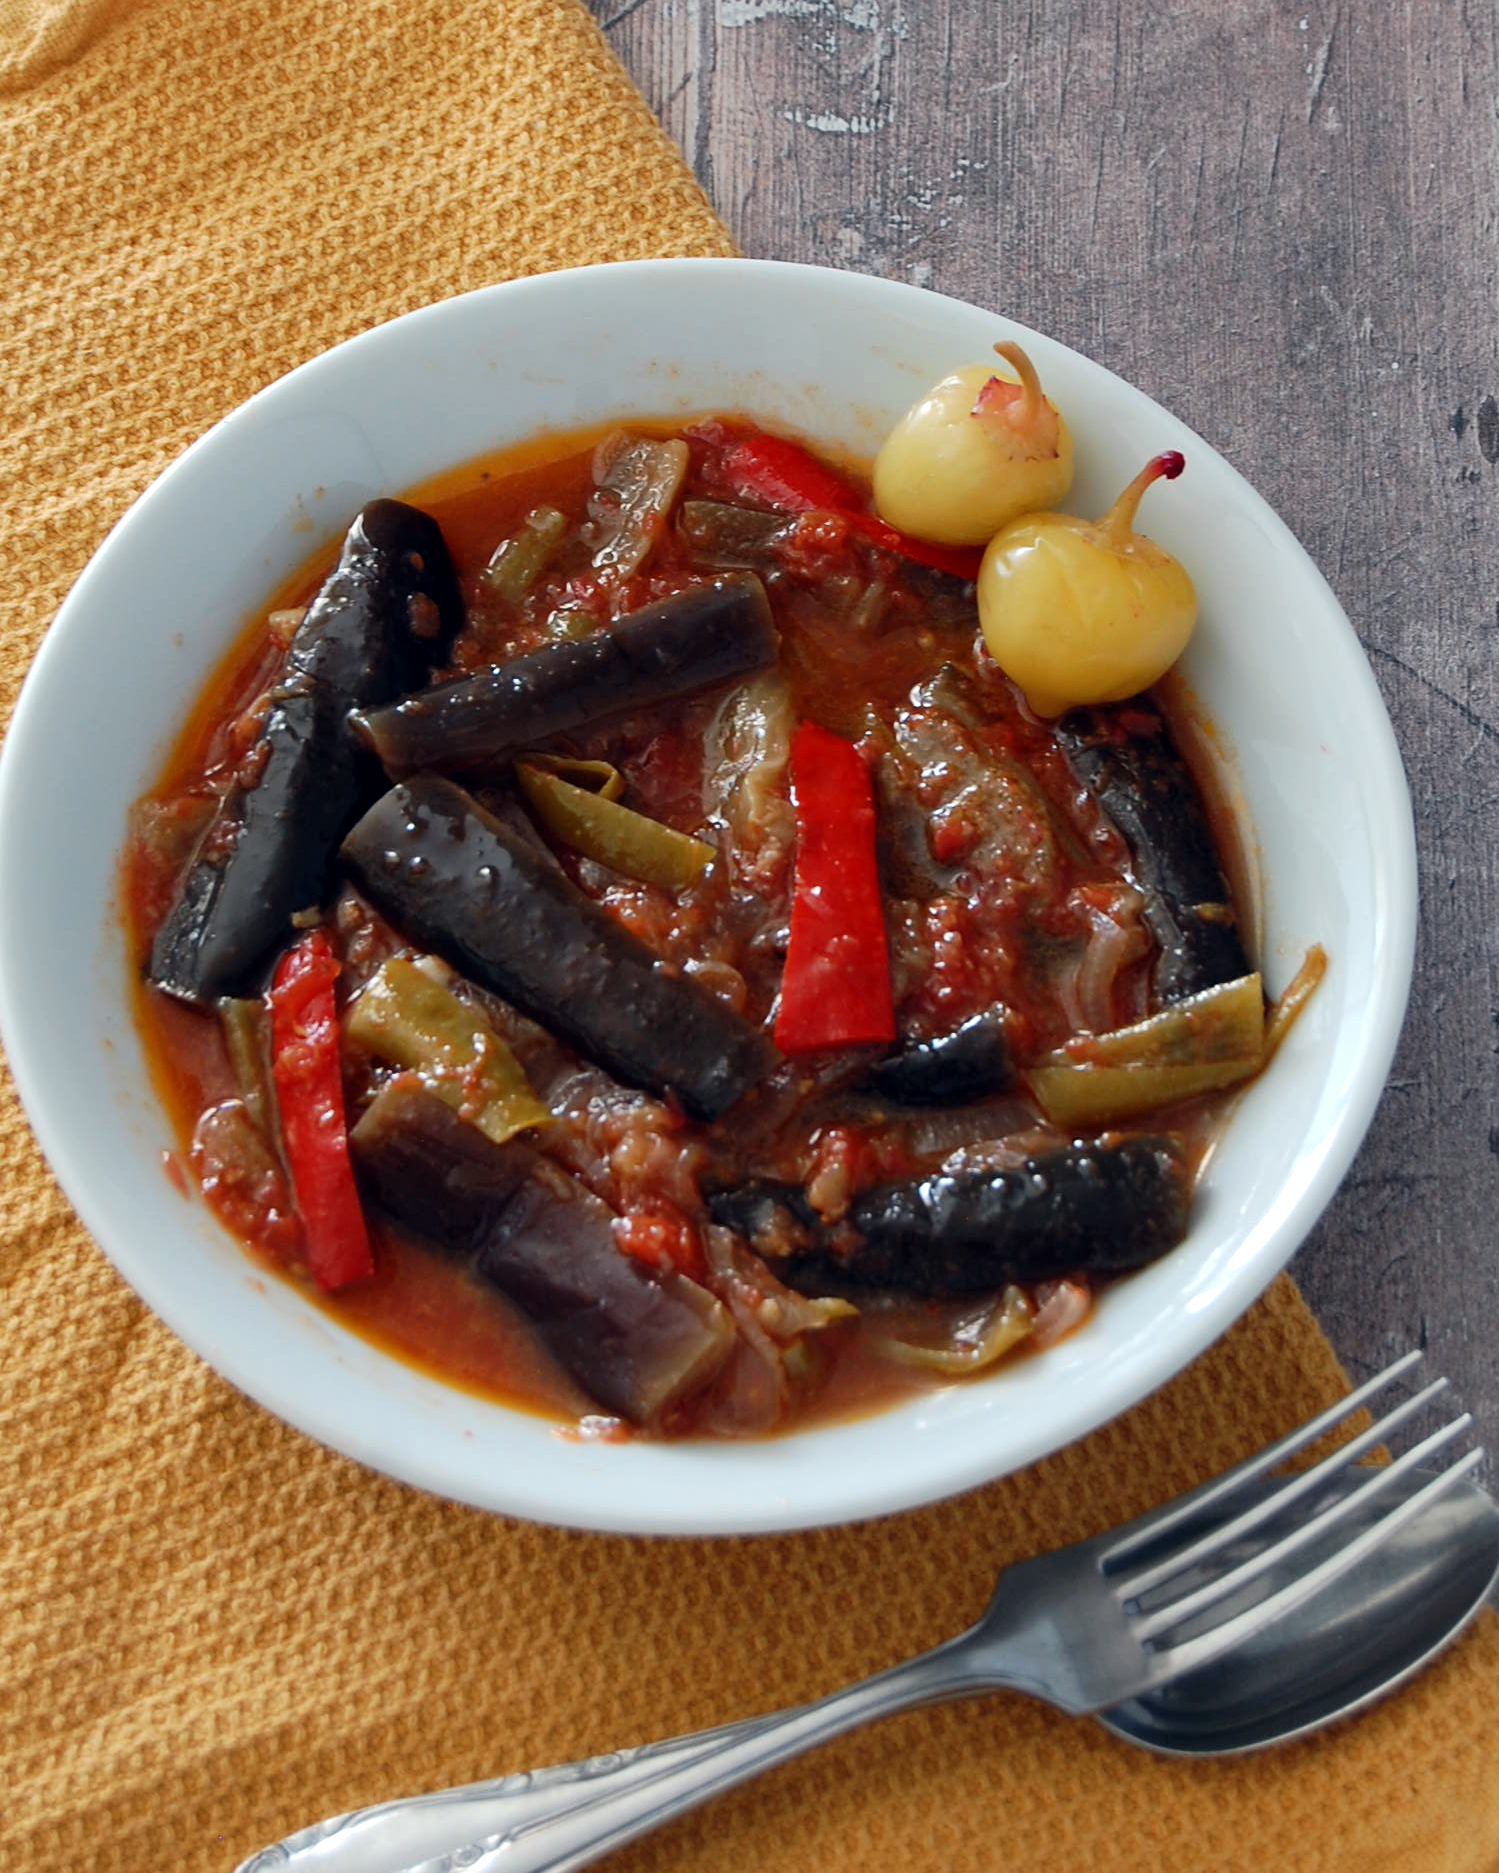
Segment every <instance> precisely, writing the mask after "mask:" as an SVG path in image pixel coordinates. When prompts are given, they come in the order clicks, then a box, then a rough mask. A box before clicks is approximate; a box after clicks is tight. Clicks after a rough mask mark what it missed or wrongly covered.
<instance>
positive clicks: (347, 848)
mask: <svg viewBox="0 0 1499 1873" xmlns="http://www.w3.org/2000/svg"><path fill="white" fill-rule="evenodd" d="M343 862H344V868H345V870H346V871H347V873H348V875H349V876H350V877H351V878H352V879H353V881H354V883H355V884H356V885H357V886H358V888H359V889H360V891H362V892H363V894H364V895H365V897H366V898H368V900H369V901H370V903H372V904H373V905H374V906H375V908H376V909H377V910H378V911H379V912H380V913H381V915H382V916H383V917H385V919H386V920H387V921H388V922H389V923H391V924H393V925H394V926H395V928H396V929H397V930H399V931H400V933H401V934H402V936H404V937H406V938H407V939H409V940H410V941H412V942H414V943H418V944H420V945H421V946H422V947H423V948H424V949H429V950H435V951H436V952H437V954H438V955H439V956H443V957H445V958H446V959H447V961H448V962H450V963H451V964H452V965H453V967H454V968H455V969H457V970H458V971H459V972H460V973H461V974H462V975H465V976H467V977H468V978H469V979H470V980H471V981H473V982H476V983H478V984H479V986H480V987H481V988H486V989H490V990H492V991H493V993H494V994H496V995H498V996H500V997H501V998H502V999H503V1000H505V1001H507V1002H510V1003H511V1004H512V1005H513V1006H514V1007H516V1008H518V1009H520V1011H521V1012H522V1013H523V1014H527V1015H530V1016H531V1018H532V1019H533V1020H534V1021H539V1022H540V1023H541V1025H542V1026H543V1027H546V1028H549V1029H550V1030H551V1032H552V1033H553V1034H555V1035H557V1036H558V1037H559V1038H560V1039H561V1040H563V1041H565V1042H566V1043H567V1044H568V1046H570V1047H572V1048H574V1049H576V1051H577V1052H578V1053H580V1054H582V1055H583V1056H584V1057H585V1058H586V1059H588V1060H591V1061H593V1062H594V1063H595V1065H597V1066H601V1067H603V1069H604V1070H605V1072H607V1073H611V1074H613V1076H614V1077H615V1078H616V1079H618V1080H622V1081H624V1082H625V1083H626V1084H627V1085H630V1086H640V1087H644V1088H645V1089H646V1090H647V1091H648V1092H652V1093H655V1094H656V1095H657V1096H658V1097H662V1098H674V1099H676V1100H678V1101H679V1102H680V1104H681V1105H682V1106H683V1108H684V1109H685V1110H686V1111H687V1112H689V1113H691V1115H692V1116H693V1117H694V1118H698V1119H716V1118H717V1117H719V1115H720V1114H721V1113H723V1112H725V1111H727V1109H728V1108H729V1107H730V1106H731V1105H733V1104H734V1102H735V1100H737V1099H739V1098H740V1097H741V1096H742V1095H743V1094H744V1093H746V1092H748V1091H749V1089H750V1088H751V1087H752V1086H754V1085H755V1084H756V1083H757V1082H758V1081H760V1080H761V1079H763V1078H764V1077H765V1075H766V1074H767V1073H768V1072H769V1071H770V1069H771V1068H772V1066H774V1064H775V1062H776V1060H777V1058H778V1055H777V1054H776V1051H775V1048H774V1047H773V1046H772V1045H771V1043H770V1041H769V1039H768V1038H767V1037H766V1036H765V1035H764V1034H763V1033H761V1031H760V1030H759V1029H758V1028H755V1027H752V1026H751V1025H750V1023H749V1022H748V1021H745V1020H744V1019H743V1018H742V1017H741V1016H739V1015H736V1014H734V1013H733V1012H732V1011H731V1010H730V1009H728V1008H726V1007H725V1006H724V1005H723V1003H722V1002H719V1001H716V1000H715V999H714V998H713V997H712V996H711V995H709V994H708V993H707V992H706V991H705V990H703V989H700V988H698V987H697V986H696V985H695V984H694V983H692V982H690V981H687V980H684V979H683V978H682V977H680V976H674V975H668V974H667V973H666V972H665V971H664V970H663V969H662V968H661V966H660V964H659V961H658V959H657V957H656V956H655V955H654V954H653V953H652V952H651V951H650V950H649V949H647V948H646V946H645V944H643V943H642V942H640V941H639V940H638V938H636V937H633V936H631V935H630V933H629V932H628V931H626V930H624V929H622V928H621V927H620V925H619V924H618V923H616V922H615V920H614V919H613V918H612V917H610V916H609V915H608V914H607V913H606V912H605V911H602V910H600V909H599V907H598V905H596V904H595V903H594V902H593V900H592V899H591V898H589V897H588V896H586V895H585V893H583V892H582V891H580V890H579V889H578V887H577V886H576V885H575V884H574V883H573V882H572V880H571V879H570V878H569V877H567V875H566V874H565V873H564V872H563V871H561V870H560V868H558V867H557V866H556V865H555V864H553V863H551V862H550V861H549V860H548V859H546V858H544V857H542V856H541V855H540V854H539V853H538V852H537V850H536V848H535V846H534V845H533V844H532V843H531V842H530V841H529V840H523V839H519V838H517V837H516V835H515V834H514V833H513V832H511V831H510V830H509V829H508V828H507V827H505V826H504V825H502V824H501V823H500V821H499V820H497V819H496V818H495V817H494V816H493V815H492V814H489V813H486V812H485V811H484V809H483V808H482V807H481V806H480V805H479V804H478V802H477V801H475V800H474V799H473V798H472V797H471V796H470V795H468V794H467V793H465V792H464V791H463V789H462V788H461V787H459V786H457V785H456V784H455V783H454V782H452V781H450V780H445V779H443V778H442V777H441V776H440V775H436V774H420V775H418V776H417V777H416V778H415V779H413V780H408V781H401V782H399V783H398V784H397V785H396V786H394V787H392V788H391V790H390V791H389V793H387V794H386V795H385V796H384V797H383V798H382V799H380V800H378V801H376V803H375V805H374V806H372V807H371V808H370V810H369V812H368V813H366V814H365V816H364V818H363V819H362V820H360V822H359V824H358V825H357V826H355V828H354V829H353V831H352V832H351V833H350V834H349V836H348V837H347V839H345V840H344V845H343Z"/></svg>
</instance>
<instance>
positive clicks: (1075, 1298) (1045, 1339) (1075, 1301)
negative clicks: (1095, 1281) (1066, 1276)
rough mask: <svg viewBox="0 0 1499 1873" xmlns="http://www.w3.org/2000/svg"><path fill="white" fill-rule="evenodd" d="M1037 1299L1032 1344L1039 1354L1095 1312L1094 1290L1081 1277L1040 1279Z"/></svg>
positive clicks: (1037, 1287)
mask: <svg viewBox="0 0 1499 1873" xmlns="http://www.w3.org/2000/svg"><path fill="white" fill-rule="evenodd" d="M1036 1300H1037V1302H1038V1305H1037V1308H1036V1319H1035V1324H1034V1326H1033V1328H1032V1330H1031V1345H1032V1346H1033V1347H1034V1349H1035V1350H1036V1351H1037V1352H1038V1353H1039V1352H1040V1351H1041V1350H1042V1348H1043V1347H1047V1346H1055V1345H1056V1343H1057V1341H1058V1340H1060V1339H1063V1338H1065V1336H1066V1335H1067V1334H1069V1333H1071V1331H1072V1329H1073V1328H1074V1327H1080V1326H1081V1325H1082V1323H1083V1322H1084V1321H1085V1320H1086V1319H1087V1318H1088V1315H1089V1314H1090V1313H1092V1311H1093V1290H1092V1288H1091V1287H1090V1286H1089V1284H1088V1283H1087V1282H1086V1281H1084V1280H1082V1279H1081V1278H1076V1279H1073V1280H1063V1281H1042V1282H1039V1283H1038V1284H1037V1286H1036Z"/></svg>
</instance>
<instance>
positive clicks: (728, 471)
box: [722, 436, 984, 579]
mask: <svg viewBox="0 0 1499 1873" xmlns="http://www.w3.org/2000/svg"><path fill="white" fill-rule="evenodd" d="M722 469H723V473H724V475H725V477H726V478H727V480H728V483H729V487H730V489H731V491H732V492H733V493H734V494H736V495H738V496H739V497H740V498H741V499H743V500H751V501H768V502H769V504H770V505H771V506H772V507H778V508H781V509H782V510H783V511H784V512H786V513H788V514H809V513H814V512H816V511H818V510H824V511H826V512H828V513H830V514H838V515H841V516H842V518H843V519H844V520H846V521H847V522H848V524H849V525H850V526H851V527H852V528H853V529H854V530H855V532H857V533H861V534H863V536H864V538H865V539H866V540H871V541H873V543H874V544H875V545H876V546H882V547H883V548H884V549H885V551H886V552H887V553H899V554H901V555H902V556H903V557H904V558H906V559H914V560H915V561H916V563H917V564H918V565H921V566H931V567H933V568H934V569H935V570H936V571H938V572H949V573H951V574H952V576H953V577H954V578H955V579H976V578H977V577H978V576H979V564H980V562H981V561H982V559H983V557H984V555H983V553H982V552H981V551H980V549H979V548H978V547H976V546H938V545H936V544H934V543H933V542H932V541H931V540H915V539H912V537H911V535H910V534H908V533H898V532H897V531H896V529H895V528H894V527H887V526H886V525H885V523H884V521H883V520H881V519H880V518H879V517H878V516H877V515H875V514H870V513H866V512H865V511H864V505H863V502H862V499H861V497H860V495H859V491H858V489H857V488H856V487H855V486H854V485H853V483H852V482H851V481H845V480H844V478H843V476H842V475H840V474H838V473H836V472H835V471H834V470H833V469H831V468H829V467H828V466H827V464H826V463H825V462H819V461H818V459H817V457H816V456H815V455H813V454H812V453H811V452H810V451H809V450H807V449H804V448H802V446H801V445H800V443H796V442H788V441H787V440H786V439H785V437H784V436H746V437H744V438H743V440H741V441H739V442H736V443H735V444H734V445H733V447H732V448H730V449H729V450H728V451H727V452H726V453H725V454H724V456H723V460H722Z"/></svg>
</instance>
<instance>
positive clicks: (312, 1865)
mask: <svg viewBox="0 0 1499 1873" xmlns="http://www.w3.org/2000/svg"><path fill="white" fill-rule="evenodd" d="M968 1637H969V1635H967V1634H965V1635H964V1636H963V1637H962V1638H960V1639H954V1640H951V1641H950V1642H949V1643H948V1644H946V1645H942V1646H938V1647H937V1649H936V1650H935V1651H932V1652H926V1653H923V1654H922V1656H921V1657H920V1658H914V1659H911V1660H909V1661H908V1662H907V1663H906V1664H904V1665H897V1666H895V1667H894V1669H893V1670H891V1671H886V1672H881V1673H880V1674H879V1676H878V1677H875V1678H866V1679H865V1680H864V1681H863V1682H862V1683H861V1684H856V1685H852V1686H850V1687H849V1688H848V1689H847V1690H846V1691H837V1692H835V1693H834V1694H833V1695H832V1696H831V1697H827V1698H823V1699H822V1700H821V1702H819V1703H816V1704H804V1705H802V1706H800V1707H799V1708H797V1709H794V1710H787V1711H776V1712H772V1713H771V1714H770V1715H769V1716H765V1717H751V1718H748V1719H747V1720H746V1721H745V1722H743V1723H735V1724H726V1725H723V1726H722V1727H720V1728H719V1729H716V1730H701V1731H698V1732H697V1733H696V1734H695V1735H693V1736H681V1737H672V1738H671V1739H669V1740H668V1741H666V1742H663V1743H647V1744H644V1745H643V1746H641V1747H640V1748H638V1749H631V1750H620V1751H617V1752H614V1753H612V1754H610V1755H607V1756H592V1757H590V1758H589V1759H588V1760H587V1761H586V1762H572V1763H559V1764H557V1765H556V1766H555V1767H552V1768H549V1769H533V1770H526V1771H522V1772H521V1773H519V1774H517V1775H507V1776H503V1777H501V1778H500V1780H499V1781H496V1782H474V1783H470V1784H469V1785H468V1786H467V1787H466V1788H454V1789H446V1790H444V1791H443V1792H442V1793H441V1794H437V1795H418V1796H415V1797H413V1798H412V1799H411V1800H408V1801H392V1802H384V1803H382V1804H381V1805H380V1806H379V1807H378V1808H360V1809H356V1810H355V1811H354V1812H353V1813H351V1814H343V1815H337V1816H335V1817H334V1818H333V1819H332V1820H330V1821H321V1822H318V1823H317V1824H316V1826H314V1827H309V1828H304V1829H302V1831H301V1832H300V1833H297V1834H292V1835H288V1837H287V1838H286V1839H285V1840H284V1841H281V1842H280V1843H279V1844H278V1845H277V1846H274V1847H267V1848H263V1849H262V1850H261V1851H260V1852H259V1853H255V1854H252V1855H251V1856H250V1858H249V1859H248V1860H246V1861H244V1862H243V1863H242V1865H241V1866H240V1867H238V1868H237V1869H236V1873H459V1870H460V1869H463V1873H502V1870H503V1873H566V1870H567V1869H569V1868H573V1867H581V1866H586V1865H587V1864H588V1863H589V1862H590V1861H592V1860H595V1859H597V1858H598V1857H599V1855H601V1854H605V1853H609V1852H611V1851H612V1850H613V1849H614V1848H616V1847H622V1846H623V1845H624V1843H625V1842H626V1841H629V1840H633V1839H634V1838H635V1837H636V1836H637V1835H639V1834H645V1833H648V1832H649V1831H650V1830H651V1829H652V1828H655V1827H659V1826H660V1825H661V1823H662V1822H663V1821H668V1820H670V1819H672V1817H673V1816H675V1815H679V1814H685V1813H686V1811H687V1810H688V1809H689V1808H695V1807H697V1805H698V1804H699V1803H700V1802H704V1801H707V1800H708V1798H709V1797H710V1796H713V1795H716V1794H718V1793H720V1792H721V1791H722V1790H724V1789H729V1788H733V1787H734V1786H735V1784H736V1783H739V1782H744V1781H747V1780H748V1779H749V1778H750V1777H751V1776H753V1775H757V1774H758V1773H759V1772H760V1771H761V1770H762V1769H770V1768H773V1767H774V1766H775V1765H776V1764H777V1763H782V1762H786V1761H788V1760H789V1759H790V1758H791V1757H793V1756H799V1755H801V1754H802V1752H803V1751H804V1750H809V1749H812V1748H814V1747H815V1746H816V1745H817V1744H819V1743H825V1742H828V1741H829V1740H830V1739H831V1738H833V1737H835V1736H840V1735H842V1733H843V1732H844V1731H845V1730H852V1729H854V1728H856V1727H857V1726H858V1725H859V1724H862V1723H867V1722H869V1721H871V1720H872V1719H873V1718H875V1717H884V1716H888V1715H889V1714H890V1713H891V1712H893V1711H897V1710H906V1709H909V1708H910V1707H911V1706H913V1705H916V1704H929V1703H935V1702H938V1701H940V1700H941V1699H944V1698H949V1697H958V1696H961V1695H963V1694H964V1693H965V1692H967V1691H971V1690H977V1689H979V1688H980V1683H981V1681H980V1679H979V1678H978V1677H976V1675H975V1673H974V1671H973V1668H972V1665H971V1663H967V1664H965V1659H964V1651H965V1645H966V1641H967V1638H968ZM982 1682H985V1683H990V1684H992V1683H993V1678H992V1676H990V1675H988V1674H985V1675H984V1678H983V1680H982Z"/></svg>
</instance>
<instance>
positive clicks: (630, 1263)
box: [350, 1077, 734, 1424]
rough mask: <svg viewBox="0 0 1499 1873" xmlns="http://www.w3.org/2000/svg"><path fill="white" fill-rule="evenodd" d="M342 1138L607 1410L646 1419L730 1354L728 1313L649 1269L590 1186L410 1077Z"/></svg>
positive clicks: (375, 1182)
mask: <svg viewBox="0 0 1499 1873" xmlns="http://www.w3.org/2000/svg"><path fill="white" fill-rule="evenodd" d="M350 1144H351V1146H352V1148H353V1153H354V1163H355V1167H356V1170H357V1173H358V1176H359V1182H360V1185H361V1188H362V1189H363V1190H364V1192H365V1193H366V1194H367V1195H368V1197H369V1198H370V1199H371V1201H373V1202H374V1203H376V1204H378V1205H379V1207H380V1208H381V1209H382V1210H384V1211H386V1212H387V1213H388V1214H389V1215H390V1216H392V1217H393V1218H394V1219H395V1220H396V1221H397V1222H400V1223H403V1224H405V1225H406V1227H407V1228H409V1229H411V1230H413V1231H414V1232H415V1233H416V1234H417V1235H419V1236H421V1237H423V1238H424V1239H425V1240H426V1241H428V1242H429V1243H430V1244H431V1245H432V1246H433V1247H434V1248H437V1249H440V1250H442V1251H444V1252H445V1253H447V1254H449V1255H456V1256H460V1257H463V1258H465V1259H468V1260H470V1261H471V1263H472V1266H473V1269H474V1272H475V1274H476V1275H477V1276H478V1277H479V1279H480V1280H481V1281H483V1282H486V1283H488V1285H489V1286H491V1287H493V1288H496V1289H498V1290H499V1292H500V1293H501V1294H503V1295H504V1296H505V1297H506V1298H507V1299H508V1300H509V1301H510V1302H511V1303H512V1305H513V1306H515V1307H516V1308H517V1309H518V1310H519V1311H520V1312H521V1313H522V1314H524V1315H525V1317H526V1319H527V1320H529V1321H530V1322H531V1323H532V1325H533V1326H534V1327H535V1329H536V1332H537V1334H538V1335H539V1337H540V1338H541V1340H542V1341H543V1343H544V1344H545V1345H546V1347H547V1349H548V1350H549V1351H550V1352H551V1354H552V1356H553V1357H554V1358H555V1359H556V1360H557V1361H558V1363H559V1364H560V1365H562V1366H564V1367H565V1368H566V1369H567V1371H568V1372H570V1373H571V1374H572V1376H573V1378H574V1379H576V1380H577V1382H578V1384H579V1385H580V1386H581V1387H582V1388H583V1390H584V1391H585V1392H587V1393H588V1395H589V1397H590V1398H592V1399H594V1400H595V1401H596V1402H597V1403H598V1404H599V1405H601V1406H602V1407H603V1408H604V1409H605V1410H606V1411H609V1412H612V1413H614V1414H615V1415H617V1416H619V1417H622V1418H627V1419H629V1421H630V1422H631V1423H632V1424H651V1423H654V1422H656V1421H658V1420H659V1419H660V1418H661V1417H662V1416H663V1415H664V1414H665V1413H666V1412H668V1411H670V1409H671V1408H672V1406H673V1405H675V1404H677V1403H679V1402H680V1401H681V1400H682V1399H684V1398H686V1397H687V1396H688V1395H689V1394H690V1393H692V1392H695V1391H697V1390H698V1389H699V1388H700V1387H701V1386H703V1385H704V1384H706V1383H707V1381H708V1380H709V1379H711V1378H712V1376H713V1375H714V1373H716V1372H717V1370H718V1368H719V1367H720V1366H721V1365H722V1364H723V1362H724V1360H725V1358H726V1357H727V1356H728V1352H729V1348H730V1346H731V1345H732V1343H733V1339H734V1329H733V1323H732V1322H731V1320H730V1318H729V1315H728V1312H727V1310H726V1309H725V1308H724V1307H723V1305H722V1304H721V1303H720V1302H719V1301H717V1300H716V1299H715V1298H714V1297H713V1296H712V1295H711V1294H710V1293H709V1292H708V1290H707V1289H706V1288H703V1287H700V1286H699V1285H698V1283H697V1282H695V1281H690V1280H689V1279H688V1278H687V1277H686V1276H685V1275H681V1274H677V1273H676V1272H674V1271H669V1272H666V1273H664V1274H662V1273H655V1272H648V1271H647V1270H646V1269H645V1268H644V1267H643V1266H642V1265H641V1264H640V1263H639V1262H637V1261H635V1260H633V1259H632V1258H631V1257H630V1256H628V1255H626V1254H624V1253H622V1252H621V1250H620V1249H619V1248H618V1247H617V1245H616V1243H615V1240H614V1212H613V1211H612V1210H611V1209H610V1208H609V1206H608V1205H607V1204H606V1203H604V1202H603V1201H602V1200H601V1199H600V1198H598V1197H596V1196H595V1195H594V1194H593V1192H592V1191H591V1190H589V1189H587V1188H586V1187H585V1186H584V1185H582V1184H580V1183H578V1182H577V1180H576V1179H574V1178H572V1177H569V1176H568V1175H567V1173H566V1172H565V1171H563V1170H562V1169H561V1168H560V1167H559V1166H558V1165H556V1164H554V1163H552V1161H551V1160H550V1159H549V1158H546V1157H544V1156H543V1155H542V1154H541V1153H540V1152H537V1151H534V1150H532V1149H531V1147H530V1146H529V1145H524V1144H521V1143H519V1142H518V1141H516V1140H514V1139H512V1140H511V1141H510V1142H509V1143H508V1144H503V1145H497V1144H494V1143H492V1142H491V1141H490V1140H489V1139H488V1138H486V1137H485V1136H484V1134H483V1133H482V1132H481V1131H479V1130H478V1128H477V1127H476V1126H473V1125H469V1124H468V1123H466V1121H464V1120H463V1119H461V1118H459V1116H458V1115H457V1113H455V1112H454V1111H452V1109H451V1108H450V1107H448V1106H447V1105H445V1104H444V1103H443V1102H442V1100H440V1099H438V1098H437V1097H436V1096H435V1095H434V1094H432V1093H430V1092H428V1091H427V1090H426V1088H425V1087H423V1086H421V1085H420V1084H419V1083H418V1082H416V1081H414V1080H412V1079H408V1078H405V1077H402V1078H400V1079H395V1080H392V1081H390V1083H389V1084H388V1085H387V1086H385V1087H384V1089H383V1090H382V1091H381V1092H380V1093H379V1094H378V1096H377V1097H376V1098H375V1100H374V1101H373V1103H372V1104H371V1105H370V1107H369V1109H368V1110H367V1111H366V1112H365V1114H364V1116H363V1117H362V1118H361V1119H360V1121H359V1123H358V1124H357V1125H356V1126H355V1127H354V1130H353V1132H352V1133H351V1135H350Z"/></svg>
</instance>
